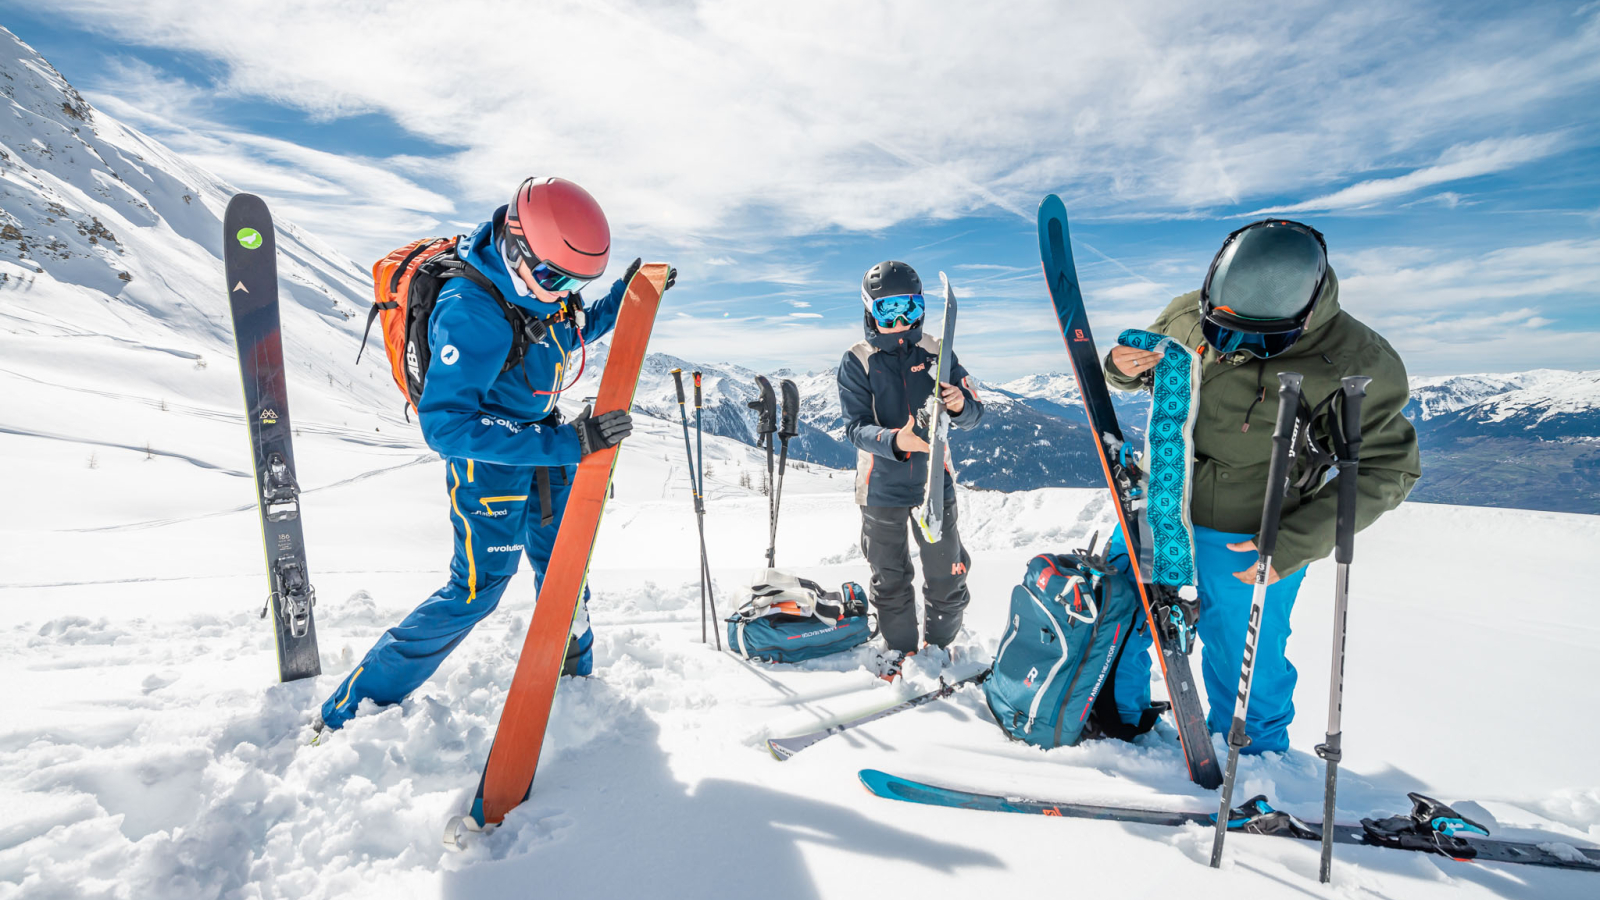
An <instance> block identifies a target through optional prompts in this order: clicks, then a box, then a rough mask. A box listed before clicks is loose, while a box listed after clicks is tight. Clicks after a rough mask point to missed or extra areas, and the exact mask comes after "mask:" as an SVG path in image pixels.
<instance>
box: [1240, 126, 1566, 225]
mask: <svg viewBox="0 0 1600 900" xmlns="http://www.w3.org/2000/svg"><path fill="white" fill-rule="evenodd" d="M1559 145H1560V140H1559V138H1558V136H1557V135H1553V134H1541V135H1526V136H1523V137H1517V138H1510V139H1506V140H1489V141H1480V142H1478V143H1476V144H1471V145H1461V146H1455V147H1451V148H1450V149H1448V150H1446V151H1445V152H1444V153H1443V154H1441V155H1440V157H1439V159H1438V161H1437V162H1436V163H1434V164H1433V165H1431V166H1424V167H1422V168H1419V169H1415V170H1413V171H1411V172H1408V173H1406V174H1404V175H1400V176H1397V177H1394V178H1375V179H1372V180H1370V181H1363V182H1360V183H1359V184H1353V185H1351V186H1350V187H1347V188H1345V189H1343V190H1340V191H1335V192H1334V193H1332V194H1328V195H1326V196H1322V197H1317V198H1315V199H1312V200H1307V201H1305V202H1303V203H1295V204H1292V205H1289V206H1269V207H1266V208H1264V209H1258V210H1256V211H1255V212H1252V213H1250V215H1252V216H1256V215H1266V214H1268V213H1294V212H1309V211H1317V212H1325V211H1328V210H1337V209H1360V208H1362V207H1367V206H1372V205H1374V204H1377V203H1381V202H1383V201H1385V200H1393V199H1395V198H1397V197H1403V196H1405V195H1407V194H1411V193H1414V192H1416V191H1420V190H1422V189H1424V188H1429V187H1433V186H1434V185H1439V184H1447V183H1449V182H1452V181H1460V180H1462V179H1464V178H1477V177H1478V176H1480V175H1491V174H1494V173H1496V172H1504V171H1506V170H1507V169H1513V168H1516V167H1517V166H1520V165H1523V164H1524V163H1530V162H1533V161H1535V160H1538V159H1543V158H1544V157H1546V156H1549V155H1551V154H1552V153H1554V152H1556V150H1557V149H1558V147H1559ZM1441 197H1445V198H1449V199H1447V200H1446V201H1445V202H1447V203H1448V205H1450V206H1455V203H1456V200H1457V199H1458V198H1457V195H1454V194H1446V195H1441Z"/></svg>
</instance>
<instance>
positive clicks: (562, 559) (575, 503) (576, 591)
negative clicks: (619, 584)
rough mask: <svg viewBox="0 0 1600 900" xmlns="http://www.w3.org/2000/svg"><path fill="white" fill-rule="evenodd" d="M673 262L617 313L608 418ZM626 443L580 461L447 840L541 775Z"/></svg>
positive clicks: (461, 835)
mask: <svg viewBox="0 0 1600 900" xmlns="http://www.w3.org/2000/svg"><path fill="white" fill-rule="evenodd" d="M667 271H668V267H667V266H666V265H665V264H662V263H651V264H649V265H645V266H641V267H640V268H639V271H638V272H637V273H636V274H635V275H634V276H633V279H632V280H631V281H629V282H628V286H627V291H626V293H625V294H624V295H623V298H622V306H621V308H620V309H619V310H618V311H617V325H616V329H615V330H614V331H613V332H612V336H611V351H610V353H609V355H608V356H607V358H606V368H605V374H604V375H602V376H601V377H600V390H599V393H598V394H597V396H596V397H595V400H594V411H593V415H595V416H600V415H602V414H604V413H608V412H611V411H612V410H616V409H628V408H629V407H630V406H632V405H633V393H634V390H635V389H636V388H637V387H638V384H639V370H640V368H641V366H642V365H643V363H644V353H645V348H646V346H648V345H649V343H650V331H651V329H652V328H653V327H654V325H655V319H656V309H657V307H659V306H660V305H661V294H662V292H663V291H664V290H666V283H667ZM620 446H621V445H614V446H611V447H607V448H605V449H603V450H597V451H595V452H593V453H590V454H589V455H588V456H585V457H584V458H583V460H582V461H581V462H579V463H578V474H577V477H576V478H574V479H573V481H572V488H571V492H570V493H569V494H568V495H567V507H566V511H565V513H563V515H562V519H561V529H560V530H559V531H557V532H556V542H555V546H554V547H553V548H552V549H551V553H550V566H549V568H548V569H547V570H546V571H545V575H544V582H543V584H542V585H540V588H539V598H538V602H537V604H535V606H534V609H533V620H532V621H531V622H530V623H529V624H528V634H527V637H526V638H525V639H524V640H523V643H522V655H521V656H520V657H519V658H518V660H517V671H516V673H515V674H514V675H513V676H512V678H511V689H510V690H509V691H508V692H507V694H506V704H505V709H504V710H502V711H501V713H500V726H499V728H498V729H497V730H496V732H495V736H494V743H493V744H491V745H490V747H489V760H488V762H486V763H485V764H484V767H483V777H482V779H481V780H480V781H479V782H478V793H477V797H476V798H475V799H474V800H473V803H472V812H471V814H470V815H467V816H464V817H457V818H454V819H451V820H450V822H449V824H448V825H447V826H446V827H445V837H444V840H445V844H446V846H449V847H455V848H459V847H460V846H461V845H462V842H463V841H464V840H465V839H466V835H467V834H468V833H469V832H471V831H478V830H482V829H484V828H486V827H489V826H493V825H498V824H499V823H500V822H501V821H502V820H503V819H505V816H506V813H508V812H510V811H511V810H512V809H513V808H515V807H516V806H517V804H519V803H521V802H522V801H523V800H524V799H526V798H527V796H528V793H529V792H530V791H531V790H532V789H533V776H534V773H535V771H536V770H537V769H538V766H539V751H540V748H541V747H542V746H543V744H544V736H545V727H546V726H547V725H548V724H549V722H550V707H551V704H553V703H554V702H555V695H556V685H557V684H558V683H559V682H560V680H561V666H562V663H563V662H564V661H565V660H566V653H567V637H568V634H569V633H570V631H571V630H572V618H573V616H574V615H576V614H577V609H578V600H579V598H580V597H582V596H583V585H584V582H585V581H586V580H587V578H588V574H589V556H590V554H591V553H592V552H593V550H594V539H595V533H596V532H597V531H598V530H599V528H600V516H601V513H603V512H604V511H605V503H606V496H607V494H608V492H609V490H610V487H611V473H612V470H613V469H614V468H615V466H616V461H617V451H618V449H619V448H620Z"/></svg>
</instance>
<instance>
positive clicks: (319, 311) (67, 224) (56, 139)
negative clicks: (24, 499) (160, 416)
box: [0, 30, 400, 449]
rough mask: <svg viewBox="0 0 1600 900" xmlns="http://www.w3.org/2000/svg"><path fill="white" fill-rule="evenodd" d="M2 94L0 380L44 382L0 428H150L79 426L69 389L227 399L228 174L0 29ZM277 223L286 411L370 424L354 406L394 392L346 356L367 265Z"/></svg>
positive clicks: (362, 301)
mask: <svg viewBox="0 0 1600 900" xmlns="http://www.w3.org/2000/svg"><path fill="white" fill-rule="evenodd" d="M0 94H3V98H0V323H3V325H4V327H3V329H0V379H4V383H3V384H0V388H10V387H11V386H12V385H13V384H14V383H15V380H17V379H21V380H28V379H35V380H38V381H42V382H45V383H47V384H49V385H51V386H52V388H53V390H51V391H48V392H46V393H45V394H44V395H41V396H38V397H37V398H36V399H37V401H38V402H37V404H36V405H34V406H33V407H32V408H29V409H23V408H20V407H18V406H15V405H8V406H7V407H4V408H0V409H3V411H0V428H4V429H6V430H7V431H11V432H21V433H34V434H51V435H57V436H65V435H77V436H83V437H93V438H95V439H98V440H105V441H112V442H121V443H125V444H138V445H142V444H143V443H144V442H145V441H151V442H153V443H159V440H158V439H157V437H156V436H155V435H153V434H143V435H141V434H125V435H120V436H113V435H103V434H94V435H90V434H88V432H87V430H93V429H94V428H95V423H94V420H93V419H92V418H88V417H85V416H84V415H83V412H84V410H83V409H82V408H81V407H80V406H79V404H78V403H76V402H75V400H76V398H79V397H82V396H84V392H85V391H91V392H92V391H103V390H105V389H107V388H121V389H126V388H132V387H138V388H140V389H142V390H145V391H147V392H150V393H152V394H154V395H155V396H157V397H158V398H159V397H166V398H168V402H169V403H175V402H180V401H204V402H207V403H211V404H215V405H217V406H219V407H221V408H224V409H226V408H230V407H232V406H236V405H237V398H238V395H239V385H238V374H237V370H236V368H235V366H234V363H233V359H234V350H233V338H232V326H231V322H230V319H229V316H228V307H227V295H226V293H225V291H224V290H223V289H222V264H221V258H220V254H221V215H222V211H223V209H224V207H225V206H226V205H227V201H228V198H229V197H230V196H232V194H233V193H234V191H233V189H232V188H230V187H229V186H228V185H226V184H224V183H222V182H221V181H219V180H218V179H217V178H215V177H214V176H212V175H210V174H209V173H207V172H205V171H204V170H202V169H200V168H198V167H196V166H194V165H191V164H190V163H188V162H186V161H185V160H183V159H182V158H180V157H178V156H176V155H175V154H173V153H171V152H170V151H168V150H167V149H165V148H164V147H162V146H161V145H160V144H159V143H157V142H155V141H153V140H151V139H149V138H147V137H145V136H144V135H142V134H140V133H139V132H137V131H135V130H133V129H131V128H127V127H125V126H123V125H121V124H120V123H118V122H117V121H116V120H115V119H112V118H111V117H109V116H106V115H105V114H103V113H101V112H99V111H98V110H95V109H94V108H93V107H91V106H90V105H89V104H88V103H87V102H86V101H85V100H84V99H83V97H82V96H80V95H79V94H78V92H77V91H76V90H75V89H73V87H72V86H71V85H70V84H68V83H67V82H66V80H65V79H64V78H62V76H61V75H60V73H58V72H57V71H56V70H55V69H54V68H52V67H51V66H50V64H49V63H48V62H46V61H45V60H44V59H43V58H41V57H40V56H39V55H38V54H37V53H35V52H34V51H33V50H32V49H31V48H30V47H28V46H27V45H26V44H24V43H22V42H21V41H19V40H17V39H16V37H15V36H14V35H12V34H11V33H10V32H9V31H4V30H0ZM278 229H279V234H278V247H279V251H280V252H279V272H280V276H281V282H282V290H283V299H284V312H283V319H284V333H285V335H286V339H287V348H286V356H287V359H288V362H289V378H290V390H291V393H292V394H294V395H295V399H296V410H295V412H296V418H297V419H301V420H306V419H307V417H308V416H309V417H310V418H337V419H339V420H340V421H344V420H346V419H350V418H352V417H356V418H359V419H360V421H361V423H362V426H364V427H365V429H366V430H367V431H371V430H372V429H373V428H374V427H379V426H378V424H377V422H375V421H367V420H368V419H372V418H374V417H372V416H370V415H367V414H366V411H367V410H382V411H383V412H384V413H386V414H389V415H390V416H391V417H392V416H394V415H398V413H399V409H400V407H399V404H398V403H397V402H396V399H397V395H396V394H394V393H393V387H392V384H390V383H386V382H385V381H383V380H381V379H382V378H383V377H385V376H384V375H383V371H384V370H383V369H382V368H381V367H380V366H379V364H378V363H377V362H376V360H374V359H373V356H372V355H369V356H368V360H367V361H365V362H364V363H363V365H362V367H361V369H360V370H359V372H358V370H357V369H356V368H355V367H354V366H353V365H352V361H353V359H354V357H355V349H356V344H357V341H358V329H359V327H360V325H361V324H362V320H363V318H364V313H365V308H366V306H367V304H368V302H369V301H368V299H367V298H368V296H369V294H368V288H367V283H368V281H367V279H366V278H365V276H364V275H363V273H362V272H361V270H360V269H359V268H358V267H357V266H355V265H354V264H353V263H351V262H350V261H349V260H347V259H345V258H343V257H341V256H340V255H339V254H338V253H336V252H335V251H333V250H332V249H331V248H329V247H328V246H327V245H325V244H323V243H322V242H321V241H319V240H317V239H315V238H314V237H312V236H310V235H308V234H305V233H304V232H302V231H301V230H300V229H298V228H296V227H295V225H294V224H293V223H292V222H279V223H278ZM377 356H378V357H380V358H381V353H380V354H377ZM313 385H316V386H318V387H321V388H335V390H327V391H315V390H309V388H311V387H312V386H313ZM8 392H9V393H14V391H8ZM352 427H354V426H352ZM86 429H87V430H86ZM241 449H242V445H241Z"/></svg>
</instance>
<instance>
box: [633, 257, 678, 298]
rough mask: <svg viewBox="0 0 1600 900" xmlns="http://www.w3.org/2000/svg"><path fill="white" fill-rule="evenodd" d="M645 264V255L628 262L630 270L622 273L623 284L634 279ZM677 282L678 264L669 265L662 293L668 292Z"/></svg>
mask: <svg viewBox="0 0 1600 900" xmlns="http://www.w3.org/2000/svg"><path fill="white" fill-rule="evenodd" d="M643 264H644V258H643V257H639V258H637V259H635V260H634V261H633V262H631V263H629V264H628V271H626V272H623V273H622V283H623V284H627V283H628V282H630V281H632V280H633V276H634V275H635V274H636V273H637V272H638V271H639V267H640V266H641V265H643ZM677 283H678V269H677V267H676V266H668V267H667V283H666V286H665V287H663V288H661V293H663V294H665V293H666V292H667V289H668V288H670V287H672V286H673V285H675V284H677Z"/></svg>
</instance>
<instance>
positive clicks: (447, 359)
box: [439, 344, 461, 366]
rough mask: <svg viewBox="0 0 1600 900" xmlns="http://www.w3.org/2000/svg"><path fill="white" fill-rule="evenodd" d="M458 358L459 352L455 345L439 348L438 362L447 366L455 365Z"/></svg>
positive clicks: (459, 356)
mask: <svg viewBox="0 0 1600 900" xmlns="http://www.w3.org/2000/svg"><path fill="white" fill-rule="evenodd" d="M460 358H461V351H459V350H457V349H456V345H455V344H445V345H444V346H443V347H441V348H439V361H440V362H442V363H444V364H445V365H447V366H453V365H455V364H456V360H458V359H460Z"/></svg>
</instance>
